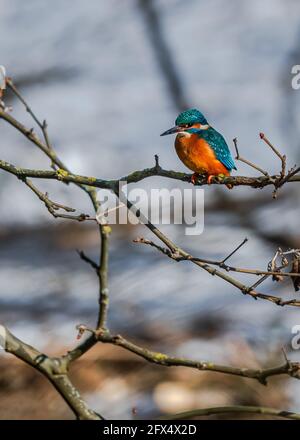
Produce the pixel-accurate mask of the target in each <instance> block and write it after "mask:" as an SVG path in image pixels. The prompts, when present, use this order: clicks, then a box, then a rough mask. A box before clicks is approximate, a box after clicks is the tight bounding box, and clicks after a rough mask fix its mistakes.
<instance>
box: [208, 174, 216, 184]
mask: <svg viewBox="0 0 300 440" xmlns="http://www.w3.org/2000/svg"><path fill="white" fill-rule="evenodd" d="M214 177H215V176H214V175H211V174H209V175H208V176H207V184H208V185H211V184H212V181H213V179H214Z"/></svg>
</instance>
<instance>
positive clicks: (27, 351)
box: [0, 325, 103, 420]
mask: <svg viewBox="0 0 300 440" xmlns="http://www.w3.org/2000/svg"><path fill="white" fill-rule="evenodd" d="M0 343H1V345H2V346H3V348H4V349H5V351H7V352H8V353H11V354H13V355H15V356H16V357H18V358H19V359H21V360H22V361H24V362H26V363H27V364H28V365H31V366H32V367H33V368H34V369H36V370H37V371H39V372H40V373H42V374H43V375H44V376H45V377H46V378H47V379H48V380H49V381H50V382H51V383H52V384H53V386H54V387H55V388H56V390H57V391H58V393H59V394H60V395H61V397H62V398H63V399H64V400H65V402H66V403H67V405H68V406H69V407H70V409H71V410H72V411H73V413H74V414H75V416H76V418H78V419H81V420H99V419H103V417H102V416H101V415H100V414H97V413H96V412H95V411H93V410H92V409H90V408H89V407H88V405H87V403H86V402H85V401H84V400H83V398H82V397H81V395H80V394H79V392H78V390H77V389H76V388H75V387H74V385H73V384H72V382H71V381H70V379H69V377H68V371H67V364H66V362H64V359H63V358H51V357H48V356H47V355H45V354H44V353H41V352H40V351H38V350H37V349H36V348H34V347H32V346H30V345H28V344H26V343H25V342H23V341H21V340H20V339H18V338H17V337H16V336H14V335H13V334H12V333H11V332H10V331H9V330H8V329H7V328H6V327H4V326H3V325H0Z"/></svg>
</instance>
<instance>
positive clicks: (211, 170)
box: [161, 108, 236, 184]
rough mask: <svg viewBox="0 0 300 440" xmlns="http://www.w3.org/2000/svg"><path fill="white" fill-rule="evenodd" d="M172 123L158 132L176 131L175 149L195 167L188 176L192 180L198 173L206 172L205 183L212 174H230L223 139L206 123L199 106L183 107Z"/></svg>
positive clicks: (232, 168) (229, 159)
mask: <svg viewBox="0 0 300 440" xmlns="http://www.w3.org/2000/svg"><path fill="white" fill-rule="evenodd" d="M175 124H176V125H175V127H173V128H171V129H170V130H167V131H165V132H164V133H162V134H161V136H166V135H167V134H173V133H177V136H176V140H175V149H176V152H177V154H178V156H179V159H180V160H182V162H183V163H184V164H185V165H186V166H187V167H188V168H189V169H190V170H192V171H194V174H193V175H192V178H191V182H192V183H193V184H195V183H196V181H197V178H198V174H204V173H205V174H207V183H211V180H212V178H213V177H214V176H218V175H223V176H229V175H230V172H231V171H232V170H236V166H235V163H234V161H233V159H232V157H231V154H230V151H229V148H228V145H227V143H226V141H225V139H224V138H223V136H222V135H221V134H220V133H218V132H217V131H216V130H215V129H214V128H213V127H211V126H210V125H209V124H208V122H207V120H206V119H205V117H204V115H203V114H202V113H201V112H200V111H199V110H197V109H195V108H192V109H188V110H185V111H184V112H182V113H180V115H179V116H178V117H177V119H176V121H175Z"/></svg>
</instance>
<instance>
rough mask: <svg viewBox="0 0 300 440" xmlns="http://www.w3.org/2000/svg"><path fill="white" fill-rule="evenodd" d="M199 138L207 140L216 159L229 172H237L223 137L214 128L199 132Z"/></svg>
mask: <svg viewBox="0 0 300 440" xmlns="http://www.w3.org/2000/svg"><path fill="white" fill-rule="evenodd" d="M198 136H200V137H202V138H203V139H205V140H206V141H207V142H208V143H209V145H210V146H211V148H212V149H213V150H214V152H215V155H216V158H217V159H218V160H219V161H220V162H221V163H222V164H223V165H224V166H225V167H226V168H227V169H228V170H229V171H231V170H236V166H235V163H234V160H233V158H232V156H231V153H230V150H229V148H228V145H227V143H226V141H225V139H224V138H223V136H222V135H221V134H220V133H218V132H217V131H216V130H215V129H214V128H212V127H210V128H208V129H207V130H199V132H198Z"/></svg>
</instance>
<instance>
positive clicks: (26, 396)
mask: <svg viewBox="0 0 300 440" xmlns="http://www.w3.org/2000/svg"><path fill="white" fill-rule="evenodd" d="M0 5H1V7H0V54H1V58H0V64H3V65H4V66H6V69H7V74H8V75H9V76H11V77H12V78H13V80H14V81H15V83H16V85H17V86H18V87H19V89H20V90H21V92H22V93H23V95H24V96H25V97H26V99H27V100H28V102H29V103H30V105H31V106H32V108H33V109H34V111H35V112H36V113H37V115H39V117H40V118H41V119H44V118H46V119H47V121H48V124H49V133H50V137H51V140H52V143H53V145H54V147H55V148H56V150H57V153H58V155H59V156H60V157H61V158H62V159H63V160H64V162H65V163H66V164H67V165H68V166H69V167H70V168H71V169H72V170H73V171H74V172H76V173H81V174H85V175H95V176H97V177H101V178H118V177H120V176H122V175H126V174H128V173H129V172H131V171H134V170H138V169H142V168H145V167H150V166H153V163H154V154H159V157H160V164H161V166H163V167H164V168H166V169H176V170H178V171H187V170H186V169H185V168H184V165H183V164H182V163H181V162H180V161H179V159H178V158H177V156H176V154H175V152H174V148H173V139H172V138H171V137H165V138H160V137H159V134H160V133H161V132H162V131H164V130H166V129H168V128H170V127H171V126H172V125H173V123H174V120H175V118H176V116H177V114H178V113H179V112H180V111H181V110H182V109H184V108H186V107H190V106H195V107H197V108H199V109H200V110H201V111H202V112H203V113H204V114H205V115H206V116H207V119H208V120H209V122H211V124H212V125H213V126H214V127H215V128H216V129H217V130H219V131H220V132H222V133H223V135H224V136H225V138H226V139H227V141H228V144H229V145H230V147H231V148H232V139H233V138H234V137H237V138H238V141H239V148H240V153H241V154H242V156H244V157H246V158H247V159H249V160H251V161H254V162H256V163H257V164H259V165H260V166H261V167H262V168H264V169H266V170H268V171H269V172H270V173H276V172H278V170H279V167H280V163H279V161H278V160H277V158H276V157H275V156H274V155H273V154H272V153H271V151H270V150H269V149H268V148H267V147H266V145H265V144H264V143H263V142H262V141H261V140H260V139H259V136H258V133H259V132H260V131H264V132H265V133H266V135H267V136H268V137H269V139H270V140H271V141H272V142H273V143H274V144H275V145H276V146H277V147H278V148H279V150H280V151H281V152H284V153H285V154H286V155H287V157H288V165H289V166H290V167H291V166H293V165H294V164H295V163H298V164H299V162H300V153H299V146H300V141H299V131H300V128H299V127H300V124H299V122H300V91H296V90H293V89H292V87H291V80H292V75H291V68H292V66H293V65H294V64H299V63H300V45H299V41H300V4H299V2H298V1H297V0H264V1H263V2H261V1H259V0H253V1H252V2H241V1H239V0H226V1H225V0H212V1H210V2H207V1H204V0H203V1H202V0H188V1H184V2H183V1H180V0H153V1H151V0H123V1H118V0H110V1H109V2H108V1H103V0H102V1H99V0H90V1H89V2H82V1H79V0H73V1H72V2H71V1H67V0H63V1H61V0H60V1H58V0H52V1H51V2H49V1H44V0H27V1H26V2H24V1H21V0H1V1H0ZM7 101H8V103H10V104H11V105H12V106H13V114H14V116H15V117H16V118H17V119H19V120H21V121H22V122H23V123H25V124H26V125H28V126H29V127H31V126H32V121H31V120H30V119H29V117H28V115H27V114H26V112H25V111H24V108H22V107H21V105H20V104H19V103H18V102H16V101H15V100H13V97H12V96H9V95H8V96H7ZM0 130H1V136H0V153H1V156H0V157H1V159H3V160H7V161H9V162H11V163H13V164H15V165H17V166H20V167H30V168H44V169H46V168H48V167H49V161H48V160H47V158H46V157H45V156H44V155H43V154H42V153H41V152H40V151H39V150H38V149H37V148H35V147H34V146H33V145H32V144H31V143H30V142H28V141H27V140H26V139H25V138H24V137H22V135H20V134H19V133H18V132H17V131H16V130H14V129H12V127H10V126H8V125H7V124H6V123H4V122H3V121H0ZM238 173H239V174H242V175H255V173H254V170H252V169H251V168H248V167H246V166H244V165H243V164H241V163H238ZM38 185H39V188H40V189H41V190H43V191H48V192H49V194H50V197H51V199H52V200H55V201H58V202H60V203H64V204H67V205H71V206H74V207H76V208H78V211H79V212H87V213H92V210H91V206H90V205H89V201H88V199H87V197H86V196H85V194H84V193H83V192H81V191H79V190H78V189H77V188H76V187H74V186H70V185H69V186H66V185H62V184H60V183H58V182H43V181H39V182H38ZM142 187H143V188H145V189H147V190H149V189H150V188H161V187H169V188H175V187H180V188H188V187H189V184H188V183H183V182H177V181H169V180H166V179H162V178H154V177H153V178H151V179H147V180H145V181H143V183H142ZM0 205H1V216H0V286H1V288H0V319H1V322H2V323H4V324H5V325H7V326H8V327H9V329H10V330H11V331H12V332H14V333H15V334H16V336H19V337H21V338H22V339H23V340H24V341H26V342H28V343H31V344H33V345H34V346H36V347H38V348H39V349H40V350H44V351H46V352H47V353H49V354H60V353H64V352H65V350H66V349H69V348H70V347H72V346H74V344H75V343H76V330H75V326H76V324H78V323H85V324H87V325H90V326H93V325H94V323H95V320H96V315H97V307H96V305H97V291H98V284H97V278H96V276H95V274H94V272H93V271H92V270H91V268H90V267H89V266H88V265H86V264H84V263H83V262H82V261H81V260H80V259H79V257H78V254H77V253H76V249H80V250H84V251H85V252H86V253H87V254H89V255H90V256H92V257H95V258H96V257H97V254H98V246H99V242H98V234H97V229H96V227H95V226H94V225H93V224H91V223H90V222H85V223H81V224H77V223H76V222H71V221H63V220H59V219H58V220H55V219H53V218H52V217H51V216H50V215H49V213H48V211H47V210H46V209H45V207H44V206H43V205H42V203H41V202H40V201H39V200H38V199H37V198H36V197H35V196H34V195H33V194H32V193H31V192H30V191H29V189H28V188H27V187H25V185H22V183H21V182H19V181H18V180H17V179H15V178H14V177H13V176H10V175H8V174H7V173H5V172H1V173H0ZM162 230H163V231H164V232H165V233H167V234H168V235H169V236H170V238H171V239H172V240H173V241H175V242H176V243H178V244H181V245H182V246H183V247H184V248H185V249H186V250H188V251H190V252H191V253H192V254H193V255H198V256H202V257H207V258H216V259H221V258H222V257H224V256H225V255H227V254H228V253H229V252H230V251H231V250H232V249H233V248H234V247H235V246H236V245H237V244H239V243H240V242H241V241H243V239H244V238H245V237H248V238H249V242H248V243H247V245H245V246H244V247H243V248H242V249H241V251H240V252H239V253H238V254H236V255H235V256H234V257H233V258H232V260H231V263H232V264H233V265H237V264H238V265H239V266H241V267H249V268H261V269H265V268H266V266H267V263H268V261H269V260H270V258H271V256H272V255H273V254H274V252H275V250H276V249H277V247H278V246H281V247H283V248H284V249H285V248H288V247H300V235H299V188H298V186H297V185H295V184H294V185H292V184H291V185H286V186H285V187H284V188H283V189H282V190H280V194H279V198H278V199H277V200H276V201H274V200H273V199H272V189H271V188H266V189H264V190H259V191H258V190H253V189H250V188H246V189H243V188H235V189H234V190H232V191H228V190H227V188H223V187H221V188H218V187H215V186H214V187H211V188H205V230H204V233H203V234H202V235H200V236H196V237H187V236H185V235H184V227H183V226H162ZM140 235H143V236H145V237H150V235H149V233H148V232H147V231H146V230H145V229H144V228H141V227H139V226H135V227H134V226H119V227H117V226H114V227H113V232H112V236H111V252H110V272H109V275H110V278H109V284H110V301H111V302H110V310H109V325H110V328H111V330H112V331H113V332H117V333H122V334H123V335H124V336H125V337H128V338H131V339H132V340H134V341H135V342H137V343H139V344H143V345H144V346H146V347H148V348H151V349H154V350H159V351H163V352H166V353H168V354H170V355H180V356H187V357H189V358H193V359H200V360H210V361H212V362H218V363H224V364H230V365H236V366H240V367H260V366H262V367H263V366H272V365H276V364H279V363H281V362H282V361H283V355H282V353H281V347H283V346H284V347H285V349H286V350H287V352H288V353H289V357H290V358H291V359H295V360H299V353H298V352H297V351H292V350H291V348H290V340H291V337H292V335H291V328H292V326H293V325H296V324H300V316H299V311H298V310H297V309H296V308H295V309H293V308H292V307H290V308H288V307H284V308H280V307H276V306H275V305H273V304H271V303H267V302H262V301H253V300H252V298H250V297H245V296H243V295H241V294H240V292H239V291H237V290H235V289H233V288H232V287H231V286H230V285H227V284H225V283H223V282H222V281H221V280H218V279H216V278H215V277H210V276H209V275H208V274H207V273H204V272H202V271H201V270H199V269H197V268H196V267H195V266H194V265H191V264H188V263H180V264H177V263H175V262H173V261H171V260H169V259H167V258H166V257H164V256H163V255H160V254H158V253H157V252H155V250H153V249H151V248H147V247H143V246H140V245H137V244H134V243H133V242H132V240H133V239H134V238H135V237H137V236H140ZM239 278H240V279H242V280H244V281H245V282H247V283H251V282H254V281H255V279H254V280H253V278H249V277H246V276H245V277H243V276H240V277H239ZM260 290H261V291H263V292H269V293H274V294H277V295H280V296H283V298H284V299H289V298H293V297H295V296H296V295H297V293H295V292H294V291H293V289H292V286H291V284H290V283H289V282H288V280H286V281H284V282H283V283H280V284H279V285H278V284H274V283H272V281H268V282H267V283H265V284H263V285H262V286H261V289H260ZM72 378H73V380H74V382H75V384H76V385H77V386H78V387H79V388H80V390H81V392H82V393H83V395H84V397H85V398H86V399H87V401H88V402H89V404H90V405H91V406H92V407H93V409H95V410H98V411H99V412H101V413H102V414H103V415H104V416H105V417H106V418H120V417H122V418H134V417H153V416H156V415H158V414H161V413H173V412H178V411H183V410H188V409H192V408H195V407H205V406H214V405H226V404H249V405H264V406H272V407H280V408H284V409H293V410H295V411H298V412H299V411H300V384H299V383H298V382H297V381H295V380H292V379H286V378H284V377H282V378H279V379H278V378H277V379H275V378H274V379H271V380H270V385H269V387H268V388H267V390H266V388H265V387H263V386H262V385H260V384H257V383H255V382H254V381H251V380H244V379H241V378H234V377H233V378H232V377H230V376H223V375H220V374H217V373H205V372H201V373H199V372H197V371H192V370H189V369H183V368H168V369H167V368H163V367H157V366H153V365H148V364H147V363H146V362H144V361H143V360H142V359H140V358H138V357H135V356H133V355H131V354H130V353H127V352H125V351H122V350H121V349H120V348H117V347H112V346H108V345H99V346H98V347H96V348H94V349H93V350H91V351H90V352H89V353H88V354H86V355H85V356H84V358H82V359H81V360H80V361H78V362H76V363H75V365H74V367H73V369H72ZM72 417H73V416H72V414H71V412H70V411H69V410H68V408H67V407H66V406H65V404H64V402H63V401H62V399H61V398H60V396H59V395H57V394H56V392H55V391H54V390H53V389H52V387H51V386H50V385H49V384H48V383H47V381H46V380H45V379H44V378H43V377H42V376H40V375H38V373H36V372H35V371H34V370H32V369H30V368H29V367H27V366H26V365H24V364H23V363H22V362H20V361H18V360H17V359H15V358H14V357H12V356H9V355H7V354H4V353H3V352H0V418H1V419H6V418H9V419H11V418H15V419H18V418H24V419H28V418H34V419H40V418H47V419H48V418H53V419H54V418H72Z"/></svg>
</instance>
